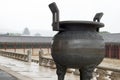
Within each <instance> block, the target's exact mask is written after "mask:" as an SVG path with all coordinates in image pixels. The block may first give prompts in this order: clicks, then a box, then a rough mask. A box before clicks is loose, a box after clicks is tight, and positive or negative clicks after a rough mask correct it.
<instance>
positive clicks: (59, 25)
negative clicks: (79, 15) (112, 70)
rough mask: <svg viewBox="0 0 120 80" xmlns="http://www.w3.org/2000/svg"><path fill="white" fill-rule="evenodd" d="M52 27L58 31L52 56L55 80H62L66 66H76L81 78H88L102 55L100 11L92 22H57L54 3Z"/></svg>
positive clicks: (82, 79)
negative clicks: (55, 67) (56, 76)
mask: <svg viewBox="0 0 120 80" xmlns="http://www.w3.org/2000/svg"><path fill="white" fill-rule="evenodd" d="M49 7H50V9H51V11H52V13H53V24H52V26H53V30H55V31H59V32H58V33H57V34H56V35H55V36H54V39H53V44H52V49H51V52H52V57H53V59H54V61H55V63H56V66H57V75H58V80H64V75H65V73H66V69H67V68H77V69H79V71H80V80H90V79H91V78H92V72H93V70H94V69H95V67H96V66H97V65H98V64H99V63H100V62H101V61H102V60H103V58H104V45H105V44H104V42H103V38H102V37H101V36H100V35H99V28H100V27H103V26H104V24H103V23H100V19H101V17H102V15H103V13H97V14H96V15H95V17H94V19H93V21H59V10H58V8H57V5H56V4H55V3H54V2H53V3H51V4H50V5H49Z"/></svg>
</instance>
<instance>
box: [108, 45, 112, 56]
mask: <svg viewBox="0 0 120 80" xmlns="http://www.w3.org/2000/svg"><path fill="white" fill-rule="evenodd" d="M111 49H112V48H111V44H109V58H111V51H112V50H111Z"/></svg>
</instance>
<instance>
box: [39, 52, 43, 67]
mask: <svg viewBox="0 0 120 80" xmlns="http://www.w3.org/2000/svg"><path fill="white" fill-rule="evenodd" d="M42 55H43V50H40V51H39V65H40V66H41V64H42V60H43V59H42Z"/></svg>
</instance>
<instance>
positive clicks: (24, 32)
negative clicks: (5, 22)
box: [23, 27, 30, 35]
mask: <svg viewBox="0 0 120 80" xmlns="http://www.w3.org/2000/svg"><path fill="white" fill-rule="evenodd" d="M23 35H30V31H29V29H28V28H27V27H26V28H25V29H24V31H23Z"/></svg>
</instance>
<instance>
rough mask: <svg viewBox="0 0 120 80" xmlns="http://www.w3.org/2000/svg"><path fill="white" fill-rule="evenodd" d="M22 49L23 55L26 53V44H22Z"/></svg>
mask: <svg viewBox="0 0 120 80" xmlns="http://www.w3.org/2000/svg"><path fill="white" fill-rule="evenodd" d="M22 49H23V53H25V44H24V43H22Z"/></svg>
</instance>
